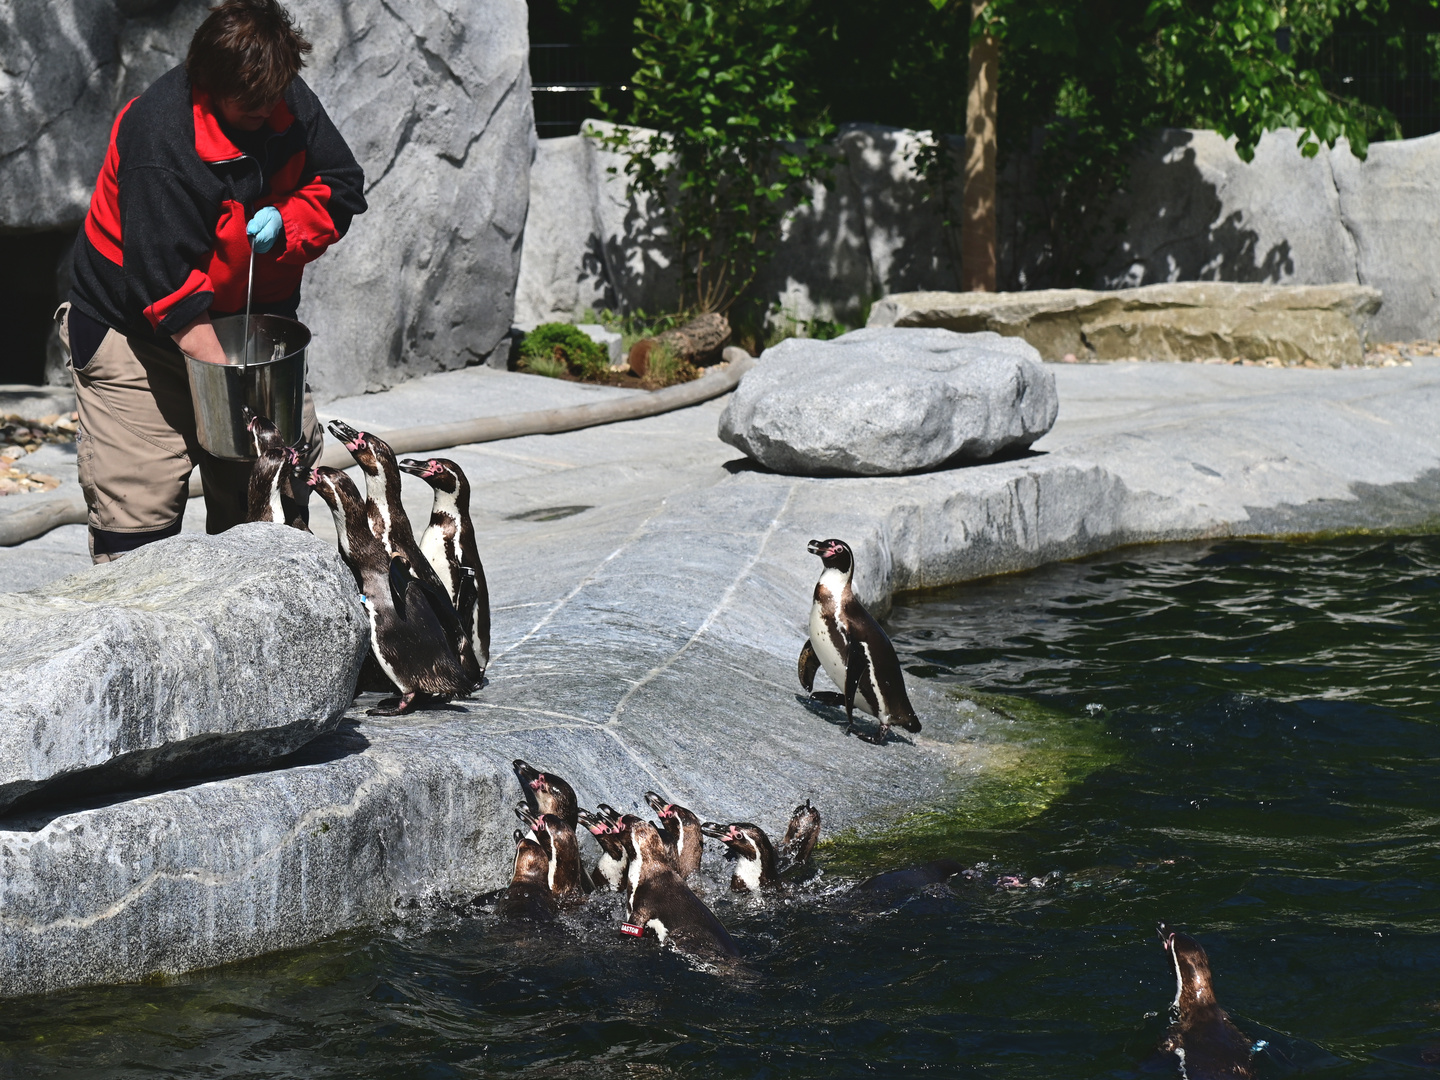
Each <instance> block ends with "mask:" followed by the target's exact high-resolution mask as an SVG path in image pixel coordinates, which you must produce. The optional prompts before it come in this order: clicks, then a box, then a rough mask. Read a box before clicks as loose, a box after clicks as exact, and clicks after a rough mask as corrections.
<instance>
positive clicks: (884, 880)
mask: <svg viewBox="0 0 1440 1080" xmlns="http://www.w3.org/2000/svg"><path fill="white" fill-rule="evenodd" d="M965 872H966V871H965V867H963V866H961V865H960V864H959V863H958V862H955V861H954V860H953V859H936V860H935V861H933V862H928V863H922V864H921V865H920V866H911V867H908V868H906V869H904V870H886V871H885V872H884V873H883V874H876V875H875V876H874V877H871V878H866V879H865V880H864V881H862V882H861V883H860V884H859V885H856V886H855V889H856V891H858V892H871V893H884V892H895V891H897V890H899V889H909V890H914V889H923V888H924V887H925V886H926V885H940V884H943V883H944V882H947V881H949V880H950V879H951V878H952V877H954V876H955V875H956V874H963V873H965Z"/></svg>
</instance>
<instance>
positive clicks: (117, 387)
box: [55, 0, 366, 562]
mask: <svg viewBox="0 0 1440 1080" xmlns="http://www.w3.org/2000/svg"><path fill="white" fill-rule="evenodd" d="M310 48H311V46H310V43H309V42H308V41H306V40H305V38H304V37H303V36H302V35H301V33H300V31H299V30H298V29H297V28H296V27H295V25H294V23H293V22H292V20H291V18H290V15H289V13H288V12H287V11H286V10H285V9H284V8H283V7H282V6H281V5H280V4H279V3H278V2H277V0H225V2H224V3H222V4H220V5H219V6H218V7H215V8H212V9H211V11H210V14H209V15H208V16H207V17H206V19H205V21H204V22H203V23H202V24H201V25H200V28H199V29H198V30H196V31H195V36H194V38H193V39H191V42H190V50H189V53H188V55H187V56H186V58H185V63H184V64H183V65H181V66H180V67H177V68H174V69H173V70H171V71H168V72H166V73H165V74H164V75H162V76H161V77H160V78H159V79H157V80H156V81H155V82H154V84H153V85H151V86H150V88H149V89H148V90H146V91H145V92H144V93H143V94H141V95H140V96H139V97H137V98H135V99H133V100H132V101H130V102H129V103H128V104H127V105H126V106H125V107H124V108H123V109H122V110H121V111H120V115H119V116H118V117H117V118H116V120H115V123H114V126H113V127H112V128H111V132H110V146H109V149H108V150H107V152H106V154H105V162H104V165H103V166H102V167H101V170H100V178H99V180H97V181H96V184H95V191H94V193H93V194H92V195H91V198H90V211H89V213H88V214H87V215H86V218H85V226H84V228H82V229H81V230H80V233H79V235H78V236H77V237H76V238H75V251H74V279H73V280H74V285H73V287H72V288H71V290H70V295H69V298H68V300H67V301H66V302H65V303H64V304H62V305H61V306H60V309H59V310H58V311H57V312H56V313H55V314H56V321H57V322H58V323H59V330H60V338H61V341H62V343H64V344H65V346H66V348H67V349H68V351H69V354H70V366H71V370H72V373H73V377H74V383H75V398H76V408H77V410H78V412H79V414H80V430H79V434H78V436H77V444H76V456H77V464H78V467H79V472H80V485H81V487H82V488H83V489H84V493H85V502H86V505H87V507H88V509H89V526H90V553H91V557H92V558H93V559H94V560H95V561H96V562H107V561H109V560H111V559H114V558H116V557H118V556H120V555H122V554H124V553H125V552H127V551H133V550H134V549H136V548H138V547H140V546H141V545H143V544H148V543H151V542H152V541H155V540H159V539H161V538H163V537H166V536H173V535H175V534H176V533H178V532H179V531H180V526H181V522H182V520H183V518H184V514H185V500H186V495H187V489H188V485H189V478H190V472H191V470H192V469H193V468H194V467H195V466H199V468H200V477H201V481H202V483H203V485H204V489H205V513H206V517H205V527H206V531H207V532H211V533H217V532H223V531H224V530H225V529H228V528H230V527H231V526H232V525H235V524H238V523H239V522H242V521H244V520H245V509H246V506H245V500H246V480H247V478H248V474H249V464H248V463H246V462H232V461H224V460H221V459H219V458H216V457H212V456H211V455H210V454H208V453H206V451H205V450H203V449H202V448H201V447H200V445H199V443H198V442H196V439H195V413H194V409H193V407H192V405H191V399H190V386H189V380H188V378H187V376H186V372H185V361H184V358H183V357H182V356H181V353H182V351H183V352H184V353H187V354H189V355H190V356H193V357H195V358H197V359H199V360H204V361H208V362H212V363H224V362H225V353H224V351H223V349H222V348H221V346H220V342H219V340H218V339H217V338H216V336H215V330H214V327H213V326H212V325H211V319H212V318H214V317H217V316H221V315H232V314H237V313H240V312H242V311H243V310H244V308H245V292H246V283H247V277H248V274H249V267H250V258H251V247H252V245H253V247H254V252H255V260H254V263H255V270H254V275H255V276H254V284H253V299H252V302H251V311H252V312H253V313H258V314H273V315H283V316H286V317H288V318H294V317H295V312H296V309H297V307H298V306H299V303H300V279H301V277H302V275H303V274H304V271H305V266H306V264H307V263H310V262H312V261H313V260H315V259H317V258H319V257H320V256H321V255H322V254H324V252H325V250H326V249H327V248H328V247H329V246H330V245H331V244H333V243H335V241H337V240H339V239H340V238H341V237H342V236H344V235H345V232H346V230H347V229H348V228H349V227H350V221H351V219H352V218H353V217H354V216H355V215H356V214H361V213H364V211H365V208H366V207H365V196H364V194H363V191H364V174H363V173H362V172H361V169H360V166H359V165H358V164H356V161H355V157H354V155H353V154H351V152H350V148H349V147H348V146H346V145H345V140H344V139H343V138H342V137H341V135H340V133H339V132H338V131H337V130H336V129H335V125H334V124H333V123H332V122H331V120H330V117H329V116H327V115H326V113H325V109H324V108H323V107H322V106H321V104H320V101H319V99H318V98H317V97H316V96H315V94H314V92H313V91H312V90H311V89H310V87H308V86H306V85H305V82H304V80H302V79H301V78H300V75H299V72H300V68H301V65H302V64H303V63H304V54H305V53H307V52H309V51H310ZM307 389H308V388H307ZM304 432H305V434H304V438H303V440H302V442H301V444H300V446H299V447H298V449H299V451H300V454H301V457H302V459H303V460H305V461H307V462H309V463H313V462H314V461H315V460H316V459H318V458H319V456H320V448H321V441H322V439H323V436H322V434H321V429H320V426H319V424H318V423H317V422H316V419H315V410H314V405H313V403H312V402H311V400H310V395H309V394H308V393H307V394H306V396H305V410H304ZM286 513H287V518H289V519H290V520H295V519H297V518H298V519H301V520H303V519H304V518H305V508H304V507H303V505H294V504H292V505H291V506H287V507H286Z"/></svg>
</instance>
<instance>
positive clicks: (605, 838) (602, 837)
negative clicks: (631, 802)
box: [580, 803, 630, 892]
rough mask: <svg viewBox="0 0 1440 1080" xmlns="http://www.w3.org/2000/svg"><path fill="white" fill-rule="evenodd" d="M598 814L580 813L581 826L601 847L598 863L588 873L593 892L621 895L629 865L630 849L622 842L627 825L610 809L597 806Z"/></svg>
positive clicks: (585, 811)
mask: <svg viewBox="0 0 1440 1080" xmlns="http://www.w3.org/2000/svg"><path fill="white" fill-rule="evenodd" d="M596 809H597V810H598V811H599V812H598V813H591V812H590V811H589V810H585V809H581V810H580V824H581V825H582V826H583V827H584V828H586V829H589V830H590V835H592V836H593V837H595V842H596V843H598V844H599V845H600V861H599V862H597V863H596V864H595V869H594V870H592V871H591V872H590V881H591V884H593V885H594V886H595V888H596V889H611V890H613V891H614V892H620V891H621V890H622V889H623V888H624V887H625V868H626V867H627V866H628V865H629V864H630V849H629V847H628V846H627V845H626V843H625V830H626V828H627V826H626V824H625V823H624V822H623V821H621V820H620V815H619V813H617V812H616V811H615V809H614V808H613V807H610V806H606V805H605V804H604V803H600V804H598V806H597V807H596Z"/></svg>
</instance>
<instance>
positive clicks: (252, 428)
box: [245, 407, 295, 524]
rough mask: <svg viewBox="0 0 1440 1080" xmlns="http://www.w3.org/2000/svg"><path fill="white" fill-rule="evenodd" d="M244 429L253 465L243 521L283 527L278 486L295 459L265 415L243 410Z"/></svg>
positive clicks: (283, 514) (283, 511)
mask: <svg viewBox="0 0 1440 1080" xmlns="http://www.w3.org/2000/svg"><path fill="white" fill-rule="evenodd" d="M245 414H246V416H247V419H246V422H245V428H246V430H247V431H249V432H250V449H251V450H253V451H254V453H255V463H254V464H253V465H251V466H250V487H249V490H248V492H247V495H248V498H247V505H246V515H245V520H246V521H274V522H279V523H281V524H284V522H285V508H284V507H283V506H282V505H281V503H280V485H281V483H282V481H283V480H284V479H285V473H286V472H288V471H289V469H290V466H291V464H292V462H293V461H294V460H295V458H294V451H293V450H291V449H290V448H289V447H288V446H286V445H285V440H284V439H282V438H281V437H280V431H279V429H278V428H277V427H276V426H275V425H274V424H273V423H271V422H270V418H269V417H268V416H259V415H257V414H255V413H253V412H251V411H250V409H249V408H248V407H247V408H246V409H245Z"/></svg>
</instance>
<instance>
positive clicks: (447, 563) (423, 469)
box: [400, 458, 490, 675]
mask: <svg viewBox="0 0 1440 1080" xmlns="http://www.w3.org/2000/svg"><path fill="white" fill-rule="evenodd" d="M400 468H401V470H403V471H404V472H408V473H410V474H412V475H413V476H418V477H420V479H421V480H424V481H425V482H426V483H427V484H429V485H430V487H431V488H432V489H433V490H434V492H435V501H434V503H433V504H432V505H431V507H430V524H429V525H427V526H426V527H425V531H424V532H423V533H421V534H420V551H421V553H422V554H423V555H424V556H425V558H426V559H428V560H429V561H430V565H431V566H433V567H434V568H435V573H436V574H438V575H439V576H440V580H441V581H442V582H444V583H445V587H446V588H447V589H449V590H450V599H451V600H452V601H453V602H454V604H455V611H456V613H457V614H458V615H459V616H460V625H461V626H462V627H464V629H465V637H466V643H467V647H469V648H470V649H471V650H472V651H473V653H474V656H475V661H476V663H477V664H478V665H479V667H480V672H481V674H482V675H483V674H484V672H485V669H486V668H487V667H489V665H490V589H489V586H488V585H486V583H485V568H484V567H483V566H481V565H480V550H479V548H478V547H476V545H475V526H474V524H473V523H472V522H471V520H470V482H469V481H468V480H467V479H466V478H465V473H464V471H463V470H462V469H461V468H460V466H459V465H456V464H455V462H453V461H449V460H447V459H445V458H430V459H428V460H426V461H419V460H417V459H415V458H405V459H404V460H403V461H401V462H400Z"/></svg>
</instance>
